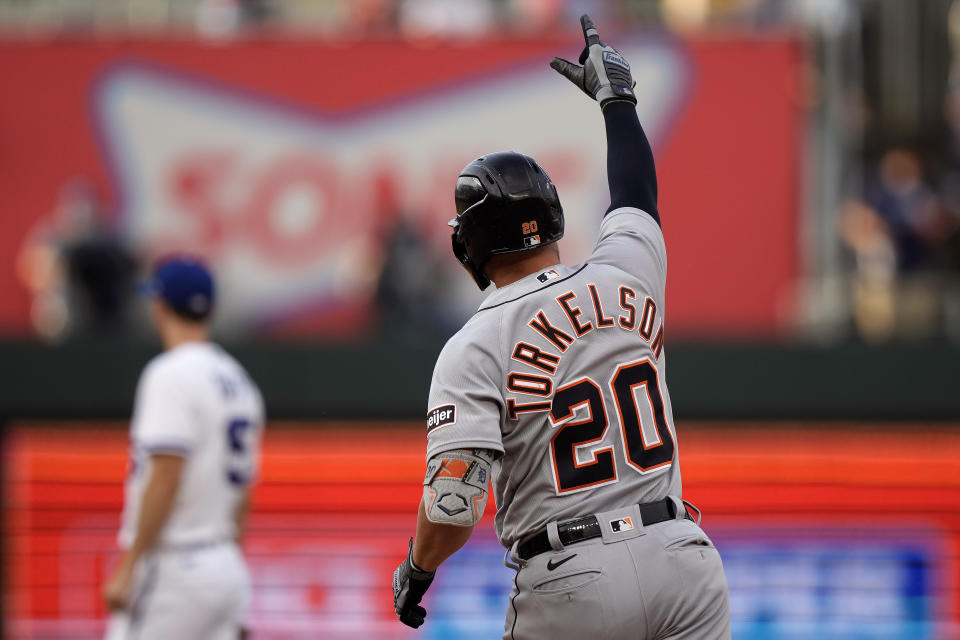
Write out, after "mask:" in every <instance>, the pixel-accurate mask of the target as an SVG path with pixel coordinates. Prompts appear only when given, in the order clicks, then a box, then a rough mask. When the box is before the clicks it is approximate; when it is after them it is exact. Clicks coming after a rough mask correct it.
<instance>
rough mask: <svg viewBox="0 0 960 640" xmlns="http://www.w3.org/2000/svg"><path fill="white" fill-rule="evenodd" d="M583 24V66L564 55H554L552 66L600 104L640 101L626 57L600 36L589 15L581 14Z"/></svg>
mask: <svg viewBox="0 0 960 640" xmlns="http://www.w3.org/2000/svg"><path fill="white" fill-rule="evenodd" d="M580 26H581V27H583V39H584V40H585V41H586V43H587V46H586V47H584V49H583V52H582V53H581V54H580V64H582V65H583V66H582V67H581V66H578V65H575V64H573V63H572V62H569V61H567V60H564V59H563V58H554V59H553V60H551V61H550V66H551V67H552V68H554V69H555V70H556V71H558V72H559V73H560V74H562V75H563V76H564V77H565V78H567V79H568V80H569V81H570V82H572V83H573V84H575V85H577V86H578V87H580V89H582V90H583V92H584V93H586V94H587V95H588V96H590V97H591V98H593V99H594V100H596V101H597V102H599V103H600V107H601V108H602V107H603V105H604V104H606V103H607V102H610V101H611V100H626V101H628V102H632V103H633V104H637V96H635V95H634V93H633V87H634V86H635V85H636V84H637V83H636V82H634V80H633V76H631V75H630V63H629V62H627V61H626V60H624V59H623V56H621V55H620V52H619V51H617V50H616V49H614V48H613V47H611V46H610V45H608V44H606V43H605V42H603V41H602V40H601V39H600V34H599V33H597V28H596V27H595V26H593V21H592V20H591V19H590V16H588V15H586V14H584V15H582V16H580Z"/></svg>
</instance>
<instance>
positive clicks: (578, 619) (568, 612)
mask: <svg viewBox="0 0 960 640" xmlns="http://www.w3.org/2000/svg"><path fill="white" fill-rule="evenodd" d="M623 513H629V511H627V512H624V511H620V512H616V511H611V512H608V513H605V514H597V515H598V519H599V520H600V521H601V526H602V527H604V526H606V527H607V528H605V529H604V530H603V537H602V538H594V539H592V540H585V541H583V542H578V543H576V544H571V545H569V546H568V547H566V548H564V547H563V545H562V544H561V543H560V542H559V540H558V539H554V541H553V543H552V546H553V547H554V548H553V550H552V551H547V552H545V553H541V554H540V555H537V556H534V557H533V558H530V559H528V560H526V561H523V560H520V559H519V558H518V557H517V556H516V553H515V549H516V547H514V550H513V551H512V552H511V553H510V554H509V556H508V561H507V566H510V567H511V568H514V569H516V570H517V574H516V578H515V581H514V591H513V594H512V597H511V599H510V603H509V606H508V608H507V619H506V624H505V628H504V634H503V639H504V640H563V639H565V638H570V639H571V640H626V639H628V638H629V639H630V640H668V639H669V640H729V638H730V606H729V602H728V598H727V580H726V577H725V576H724V573H723V564H722V563H721V561H720V554H719V553H718V552H717V550H716V548H715V547H714V546H713V543H712V542H711V541H710V539H709V538H708V537H707V536H706V534H705V533H704V532H703V530H702V529H701V528H700V527H699V526H698V525H697V524H696V523H695V522H693V521H691V520H687V519H676V520H668V521H666V522H660V523H657V524H653V525H650V526H646V527H644V526H639V527H636V528H635V529H634V530H632V531H630V532H628V533H627V534H626V535H621V534H615V533H614V532H612V531H611V529H610V526H609V523H610V522H611V521H613V520H615V519H617V518H619V517H621V514H623ZM680 518H682V516H680ZM636 521H637V520H634V522H636ZM558 547H559V548H558Z"/></svg>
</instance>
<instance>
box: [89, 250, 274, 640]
mask: <svg viewBox="0 0 960 640" xmlns="http://www.w3.org/2000/svg"><path fill="white" fill-rule="evenodd" d="M150 293H151V296H152V300H151V306H152V314H153V319H154V322H155V324H156V328H157V330H158V332H159V334H160V336H161V338H162V340H163V345H164V348H165V351H164V353H162V354H161V355H159V356H157V357H156V358H154V359H153V360H152V361H151V362H150V363H149V364H148V365H147V366H146V368H145V369H144V371H143V374H142V375H141V377H140V382H139V384H138V387H137V395H136V400H135V405H134V413H133V421H132V424H131V429H130V445H131V454H132V458H133V460H132V468H131V470H130V475H129V477H128V479H127V483H126V500H125V505H124V510H123V522H122V526H121V530H120V535H119V543H120V547H121V548H122V549H123V554H122V557H121V559H120V562H119V563H118V565H117V567H116V568H115V569H114V572H113V574H112V575H111V576H110V577H109V579H108V580H107V581H106V583H105V584H104V588H103V597H104V600H105V602H106V604H107V606H108V607H109V608H110V609H111V610H112V611H113V615H112V616H111V618H110V621H109V624H108V627H107V632H106V638H107V640H127V639H130V640H133V639H136V640H161V639H162V640H227V639H230V640H234V639H236V638H240V637H243V635H244V633H245V632H244V630H243V629H242V624H243V620H244V617H245V615H246V611H247V609H248V607H249V602H250V591H251V586H250V576H249V574H248V572H247V568H246V565H245V564H244V561H243V557H242V555H241V551H240V548H239V546H238V541H239V539H240V536H241V535H242V534H243V530H244V520H245V518H246V513H247V509H248V503H249V495H248V491H249V486H250V483H251V481H252V480H253V477H254V475H255V473H256V470H257V466H258V460H259V451H260V439H261V435H262V431H263V423H264V410H263V401H262V398H261V396H260V392H259V391H258V390H257V387H256V386H255V385H254V384H253V382H251V380H250V378H249V377H248V376H247V373H246V371H244V369H243V367H241V366H240V364H238V363H237V361H236V360H234V359H233V358H232V357H231V356H230V355H229V354H228V353H226V352H225V351H223V349H221V348H220V347H219V346H217V345H216V344H214V343H212V342H210V341H209V333H208V328H207V322H208V320H209V317H210V314H211V312H212V310H213V302H214V286H213V279H212V278H211V276H210V273H209V272H208V271H207V269H206V268H205V267H204V266H203V265H202V264H201V263H199V262H197V261H195V260H192V259H189V258H183V257H178V258H174V259H171V260H167V261H164V262H162V263H161V264H159V265H158V267H157V269H156V271H155V273H154V277H153V279H152V281H151V283H150Z"/></svg>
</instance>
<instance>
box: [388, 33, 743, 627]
mask: <svg viewBox="0 0 960 640" xmlns="http://www.w3.org/2000/svg"><path fill="white" fill-rule="evenodd" d="M581 24H582V27H583V34H584V38H585V40H586V47H585V49H584V50H583V53H582V54H581V55H580V64H581V65H582V66H579V65H575V64H573V63H570V62H568V61H566V60H561V59H559V58H555V59H554V60H553V61H552V62H551V63H550V66H551V67H553V68H554V69H555V70H556V71H558V72H559V73H560V74H562V75H563V76H565V77H566V78H567V79H569V80H570V81H571V82H573V83H574V84H576V85H577V86H578V87H580V88H581V89H582V90H583V91H584V92H585V93H587V95H589V96H590V97H591V98H594V99H595V100H597V101H598V102H599V103H600V107H601V109H602V112H603V118H604V122H605V125H606V133H607V149H608V151H607V172H608V179H609V185H610V195H611V204H610V207H609V208H608V209H607V212H606V214H605V217H604V219H603V222H602V224H601V226H600V234H599V239H598V240H597V244H596V248H595V249H594V251H593V253H592V254H591V255H590V257H589V259H588V260H587V262H585V263H584V264H579V265H574V266H566V265H563V264H560V256H559V252H558V249H557V245H556V241H557V240H559V239H560V237H561V236H562V235H563V212H562V209H561V206H560V201H559V198H558V196H557V192H556V189H555V187H554V185H553V183H552V182H551V181H550V179H549V177H548V176H547V174H546V173H545V172H544V170H543V169H542V168H541V167H540V166H539V165H537V163H536V162H535V161H534V160H533V159H532V158H529V157H527V156H524V155H521V154H519V153H512V152H510V153H493V154H490V155H487V156H484V157H482V158H479V159H477V160H475V161H473V162H471V163H470V164H469V165H467V166H466V168H464V170H463V172H462V173H461V175H460V177H459V178H458V180H457V184H456V193H455V197H456V205H457V217H456V218H455V219H454V220H453V221H452V222H451V226H452V227H453V250H454V253H455V254H456V256H457V258H458V259H459V260H460V262H461V263H462V264H463V265H464V266H465V267H466V269H467V270H468V271H469V272H470V273H471V275H472V276H473V277H474V279H475V280H476V282H477V284H478V285H479V286H480V288H481V289H484V288H486V287H487V286H488V285H489V284H490V283H491V281H492V282H494V283H495V284H496V285H497V288H496V290H495V291H494V292H493V293H492V294H491V295H490V296H489V297H488V298H487V299H486V300H485V301H484V303H483V304H482V306H481V307H480V309H479V311H478V312H477V313H476V315H474V316H473V318H472V319H470V320H469V321H468V322H467V323H466V325H465V326H464V327H463V329H462V330H461V331H460V332H458V333H457V334H456V335H455V336H453V338H451V339H450V341H449V342H448V343H447V345H446V346H445V347H444V349H443V351H442V352H441V354H440V357H439V359H438V361H437V365H436V369H435V370H434V374H433V381H432V384H431V389H430V400H429V411H428V414H427V437H428V446H427V473H426V477H425V478H424V481H423V490H424V492H423V499H422V500H421V503H420V508H419V515H418V521H417V531H416V541H415V542H414V541H413V540H412V539H411V542H410V545H409V549H408V553H407V558H406V559H405V560H404V561H403V562H402V563H401V564H400V566H399V567H398V568H397V570H396V572H395V573H394V578H393V588H394V606H395V609H396V612H397V616H398V617H399V619H400V620H401V621H402V622H403V623H405V624H407V625H409V626H411V627H418V626H420V625H421V624H423V622H424V618H425V616H426V611H425V609H424V607H423V606H421V604H420V602H421V599H422V597H423V595H424V593H425V592H426V590H427V588H428V587H429V586H430V583H431V582H432V580H433V576H434V573H435V571H436V569H437V567H438V566H439V565H440V564H441V563H442V562H443V561H444V560H445V559H446V558H448V557H449V556H450V555H451V554H453V553H454V552H455V551H457V550H458V549H459V548H460V547H461V546H463V544H464V543H465V542H466V541H467V539H468V538H469V537H470V534H471V532H472V530H473V527H474V526H475V525H476V524H477V522H478V521H479V520H480V517H481V515H482V514H483V511H484V507H485V505H486V502H487V490H488V486H489V484H488V483H489V480H490V479H491V478H492V480H493V488H494V492H495V494H496V503H497V507H498V508H497V515H496V524H495V526H496V532H497V535H498V537H499V538H500V541H501V542H502V543H503V545H504V546H505V547H506V548H507V549H508V550H509V551H508V552H507V560H506V562H507V564H508V566H510V567H512V568H514V569H515V570H516V577H515V580H514V590H513V594H512V597H511V598H510V602H509V604H508V606H507V615H506V624H505V628H504V636H503V637H504V638H509V639H510V640H527V639H557V638H575V639H577V640H582V639H583V638H596V639H598V640H599V639H601V638H602V639H611V640H613V639H617V640H619V639H626V638H632V639H641V638H649V639H666V638H671V639H680V638H684V639H690V640H694V639H696V640H713V639H720V638H729V637H730V622H729V605H728V599H727V584H726V579H725V577H724V573H723V566H722V563H721V560H720V555H719V554H718V552H717V550H716V548H714V546H713V544H712V543H711V541H710V539H709V538H708V537H707V535H706V534H705V533H704V532H703V530H702V529H701V528H700V527H699V524H698V521H697V520H695V519H694V517H693V516H692V515H690V512H689V511H688V509H687V503H684V502H683V500H682V498H681V485H680V468H679V463H678V447H677V434H676V431H675V429H674V425H673V412H672V409H671V405H670V395H669V393H668V392H667V385H666V380H665V372H666V354H665V352H664V348H663V343H664V311H665V298H664V287H665V283H666V275H667V273H666V268H667V264H666V262H667V256H666V249H665V246H664V240H663V234H662V232H661V229H660V215H659V212H658V210H657V185H656V172H655V169H654V162H653V154H652V152H651V150H650V145H649V143H648V142H647V139H646V136H645V135H644V133H643V129H642V128H641V126H640V123H639V120H638V118H637V114H636V97H635V96H634V93H633V86H634V82H633V79H632V76H631V74H630V66H629V64H628V63H627V61H626V60H624V59H623V58H622V57H621V56H620V54H619V53H618V52H617V51H616V50H615V49H613V48H612V47H610V46H609V45H606V44H605V43H603V42H602V41H601V40H600V38H599V35H598V33H597V30H596V28H595V27H594V26H593V23H592V22H591V21H590V18H589V17H588V16H583V17H582V18H581ZM691 509H692V508H691ZM692 510H693V511H696V510H695V509H692ZM698 517H699V514H698Z"/></svg>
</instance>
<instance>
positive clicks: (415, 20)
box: [0, 0, 860, 38]
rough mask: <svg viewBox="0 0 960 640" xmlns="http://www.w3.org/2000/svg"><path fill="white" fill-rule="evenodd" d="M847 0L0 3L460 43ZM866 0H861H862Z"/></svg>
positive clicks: (765, 20) (4, 14)
mask: <svg viewBox="0 0 960 640" xmlns="http://www.w3.org/2000/svg"><path fill="white" fill-rule="evenodd" d="M850 1H851V0H0V26H4V27H6V28H7V29H10V28H13V29H17V28H26V29H30V28H36V29H42V30H50V29H64V30H71V31H76V30H104V31H115V30H134V31H142V30H152V29H158V30H170V29H175V30H179V29H195V30H196V31H198V32H199V33H201V34H204V35H208V36H212V37H219V36H228V35H233V34H242V33H246V32H249V31H251V30H255V31H260V30H264V29H271V28H279V29H283V30H284V31H290V30H293V31H305V32H310V33H313V34H322V35H324V36H327V37H346V38H349V37H358V36H371V35H374V36H375V35H394V34H400V35H402V36H407V37H414V38H416V37H450V36H456V37H463V36H467V37H469V36H482V35H488V34H490V33H494V32H498V33H506V34H515V35H524V34H529V33H543V32H549V31H551V30H562V31H566V30H568V29H569V28H570V25H571V24H575V20H576V19H577V17H578V16H579V15H580V14H582V13H589V14H590V15H591V16H592V17H593V18H594V19H595V20H597V21H599V22H602V23H605V24H618V25H621V26H624V27H630V26H636V25H658V26H667V27H669V28H676V29H681V30H682V29H689V28H700V27H703V26H717V25H737V26H747V27H749V26H757V27H764V26H770V25H781V24H798V23H799V24H804V23H809V22H811V21H819V22H823V23H825V24H829V23H834V22H835V21H836V20H837V16H838V15H839V14H842V13H843V12H844V7H845V5H846V4H848V3H849V2H850ZM856 1H860V0H856Z"/></svg>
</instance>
